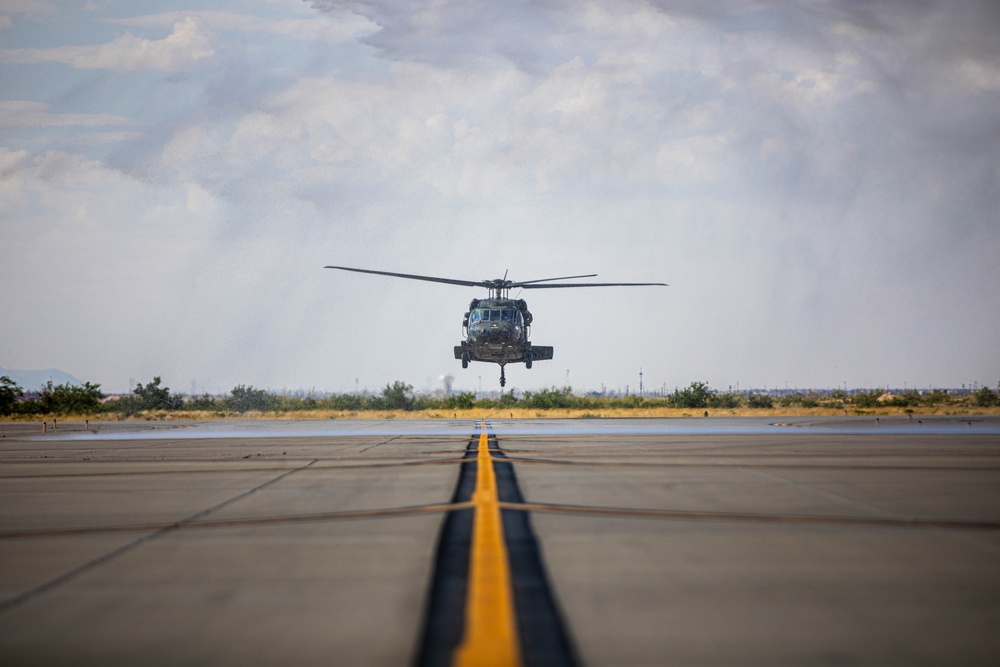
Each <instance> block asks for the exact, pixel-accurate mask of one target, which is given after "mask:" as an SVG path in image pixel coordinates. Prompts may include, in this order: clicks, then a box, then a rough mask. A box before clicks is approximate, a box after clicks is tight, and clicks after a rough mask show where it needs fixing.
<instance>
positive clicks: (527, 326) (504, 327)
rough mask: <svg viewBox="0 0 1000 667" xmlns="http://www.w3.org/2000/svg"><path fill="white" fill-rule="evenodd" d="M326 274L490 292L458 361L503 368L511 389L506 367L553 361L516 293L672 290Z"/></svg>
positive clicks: (470, 323) (465, 324) (468, 327)
mask: <svg viewBox="0 0 1000 667" xmlns="http://www.w3.org/2000/svg"><path fill="white" fill-rule="evenodd" d="M323 268H325V269H338V270H340V271H353V272H355V273H372V274H375V275H380V276H392V277H394V278H407V279H409V280H425V281H428V282H433V283H445V284H448V285H461V286H464V287H485V288H486V289H487V290H489V297H488V298H485V299H473V300H472V301H471V302H470V303H469V310H468V311H467V312H466V313H465V317H464V319H463V320H462V333H463V335H464V336H465V340H463V341H462V342H461V343H459V344H458V345H456V346H455V358H456V359H460V360H461V361H462V368H468V367H469V363H470V362H473V361H481V362H486V363H493V364H499V365H500V386H501V387H503V386H506V384H507V377H506V375H505V373H504V367H505V366H506V365H507V364H515V363H523V364H524V366H525V368H531V365H532V363H533V362H535V361H545V360H548V359H551V358H552V347H551V346H549V345H534V344H532V343H531V342H530V341H529V340H528V336H529V334H530V332H531V322H532V320H533V317H532V315H531V312H530V311H529V310H528V304H527V302H526V301H525V300H524V299H512V298H510V290H512V289H515V288H517V289H553V288H566V287H648V286H661V287H667V284H666V283H555V282H553V281H555V280H576V279H578V278H594V277H596V276H597V274H596V273H590V274H587V275H581V276H562V277H560V278H541V279H537V280H519V281H514V280H508V279H507V274H506V273H504V277H503V278H495V279H492V280H460V279H456V278H438V277H435V276H421V275H415V274H412V273H395V272H392V271H375V270H373V269H357V268H352V267H349V266H325V267H323Z"/></svg>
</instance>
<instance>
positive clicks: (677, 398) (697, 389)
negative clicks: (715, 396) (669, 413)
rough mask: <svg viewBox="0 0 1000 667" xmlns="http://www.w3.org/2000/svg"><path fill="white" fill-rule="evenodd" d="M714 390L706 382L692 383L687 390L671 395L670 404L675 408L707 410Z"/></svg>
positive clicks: (680, 390)
mask: <svg viewBox="0 0 1000 667" xmlns="http://www.w3.org/2000/svg"><path fill="white" fill-rule="evenodd" d="M711 396H712V390H711V389H709V388H708V385H707V384H706V383H704V382H692V383H691V384H690V385H689V386H688V387H687V388H686V389H679V390H677V391H675V392H674V393H673V394H671V395H670V398H669V400H668V404H669V405H670V407H673V408H707V407H708V401H709V399H710V397H711Z"/></svg>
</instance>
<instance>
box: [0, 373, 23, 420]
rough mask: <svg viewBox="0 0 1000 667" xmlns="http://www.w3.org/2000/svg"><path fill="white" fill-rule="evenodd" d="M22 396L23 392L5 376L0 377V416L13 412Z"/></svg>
mask: <svg viewBox="0 0 1000 667" xmlns="http://www.w3.org/2000/svg"><path fill="white" fill-rule="evenodd" d="M23 396H24V390H23V389H21V387H20V386H19V385H18V384H17V383H16V382H14V381H13V380H11V379H10V378H9V377H7V376H6V375H4V376H2V377H0V415H9V414H12V413H13V412H14V408H15V407H17V404H18V402H19V401H20V400H21V398H22V397H23Z"/></svg>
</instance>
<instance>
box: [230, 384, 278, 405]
mask: <svg viewBox="0 0 1000 667" xmlns="http://www.w3.org/2000/svg"><path fill="white" fill-rule="evenodd" d="M225 404H226V407H227V408H228V409H230V410H235V411H236V412H247V411H249V410H260V411H264V410H267V409H269V408H270V407H271V395H270V394H268V393H267V392H266V391H264V390H263V389H254V388H253V386H252V385H251V386H249V387H248V386H245V385H242V384H241V385H238V386H236V387H233V391H232V397H230V398H227V399H226V401H225Z"/></svg>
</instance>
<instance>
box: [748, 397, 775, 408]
mask: <svg viewBox="0 0 1000 667" xmlns="http://www.w3.org/2000/svg"><path fill="white" fill-rule="evenodd" d="M747 407H748V408H773V407H774V401H773V400H772V399H771V397H770V396H768V395H767V394H750V395H749V396H748V397H747Z"/></svg>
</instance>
